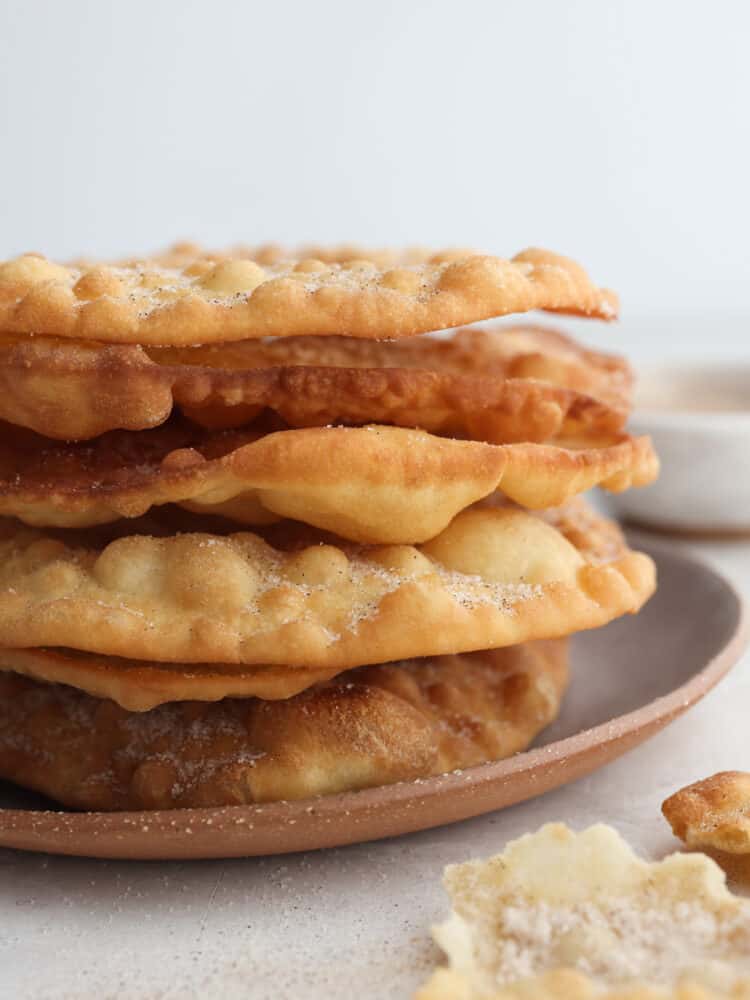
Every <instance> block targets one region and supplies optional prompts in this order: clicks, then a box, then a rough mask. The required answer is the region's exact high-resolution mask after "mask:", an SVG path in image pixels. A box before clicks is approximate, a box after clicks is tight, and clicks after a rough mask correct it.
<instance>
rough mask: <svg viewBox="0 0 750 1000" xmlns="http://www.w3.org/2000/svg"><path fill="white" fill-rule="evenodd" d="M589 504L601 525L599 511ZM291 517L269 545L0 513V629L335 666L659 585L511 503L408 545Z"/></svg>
mask: <svg viewBox="0 0 750 1000" xmlns="http://www.w3.org/2000/svg"><path fill="white" fill-rule="evenodd" d="M588 516H589V518H590V523H591V528H590V533H591V535H592V537H593V538H597V537H598V535H599V534H600V532H601V528H600V525H601V523H602V519H601V518H598V517H596V516H595V515H594V514H593V513H591V514H589V515H588ZM286 523H289V524H290V525H291V529H290V531H291V534H290V537H289V538H288V539H287V540H286V545H287V547H286V548H285V547H284V540H283V534H284V532H285V531H286V530H287V529H286V527H285V524H286ZM272 527H276V526H272ZM295 530H296V529H295V526H294V522H285V523H282V524H280V525H279V526H278V529H277V531H276V533H275V535H274V536H273V537H274V539H275V545H273V546H272V545H270V544H268V543H267V542H265V541H264V540H263V539H262V538H260V537H259V536H258V535H253V534H249V533H242V534H232V535H226V536H220V535H213V534H208V533H197V532H196V533H192V534H183V535H176V536H171V537H166V538H156V537H151V536H146V535H126V536H124V537H120V538H118V539H117V540H115V541H113V542H110V543H109V544H104V543H100V544H95V543H94V541H93V539H92V538H91V536H90V535H89V534H88V533H85V532H83V533H81V536H80V540H79V541H78V543H77V544H76V541H75V539H74V537H72V535H71V533H70V532H68V533H67V534H66V535H65V540H64V541H63V540H60V539H58V538H56V537H54V534H51V533H47V534H45V533H43V532H40V531H36V530H33V529H31V528H25V527H23V526H21V525H19V524H18V523H17V522H15V521H4V522H2V523H1V524H0V645H2V646H10V647H29V646H64V647H69V648H72V649H82V650H87V651H90V652H95V653H103V654H107V655H113V656H125V657H131V658H134V659H145V660H159V661H162V662H178V663H186V662H190V663H222V664H230V663H237V664H247V663H251V664H269V665H270V664H283V665H287V666H303V667H305V668H327V669H330V671H331V674H333V673H334V672H336V671H338V670H344V669H347V668H349V667H354V666H361V665H362V664H366V663H373V662H378V661H380V662H383V661H386V660H398V659H404V658H409V657H414V656H436V655H443V654H448V653H458V652H466V651H470V650H474V649H483V648H495V647H500V646H512V645H515V644H517V643H520V642H527V641H529V640H531V639H543V638H555V637H559V636H564V635H569V634H571V633H572V632H576V631H580V630H581V629H585V628H595V627H597V626H599V625H603V624H604V623H606V622H608V621H610V620H611V619H612V618H614V617H617V616H618V615H621V614H624V613H626V612H633V611H636V610H638V609H639V608H640V606H641V605H642V604H643V602H644V601H645V600H646V599H647V598H648V597H649V596H650V594H651V593H652V591H653V589H654V586H655V570H654V565H653V563H652V561H651V560H650V559H649V557H648V556H646V555H644V554H642V553H637V552H631V551H629V550H628V549H626V548H625V547H624V545H617V546H616V547H615V548H614V550H613V551H612V554H611V557H610V558H609V561H606V562H602V561H601V559H600V558H599V556H598V554H597V553H596V552H592V553H589V552H588V551H587V550H586V548H583V549H579V548H576V546H575V545H574V544H572V543H571V542H570V541H568V540H567V539H566V538H565V536H564V533H563V532H564V529H563V530H558V529H557V528H555V527H554V526H553V525H552V524H550V523H547V522H545V521H544V520H542V519H541V518H539V517H536V516H534V515H532V514H528V513H526V512H524V511H520V510H517V509H512V508H493V507H487V508H481V507H480V508H475V509H471V510H468V511H464V512H463V513H461V514H459V515H458V517H456V518H455V520H454V521H452V522H451V524H450V525H449V527H448V528H446V530H445V531H443V532H441V534H439V535H438V536H437V537H436V538H434V539H432V540H431V541H430V542H428V543H426V544H424V545H422V546H419V547H414V546H409V545H391V546H371V547H355V546H349V545H346V544H345V543H343V542H339V543H338V544H331V543H330V542H327V541H326V540H324V539H323V538H321V536H320V535H317V538H318V539H319V541H318V542H317V544H315V543H314V540H315V538H316V532H314V531H313V530H312V529H306V530H305V533H306V536H307V542H308V544H307V547H304V548H298V547H294V532H295ZM578 530H579V533H580V537H581V538H583V539H584V544H585V538H586V533H585V532H584V531H582V530H581V527H580V525H579V529H578ZM572 537H574V538H575V537H576V536H575V535H573V536H572ZM279 538H281V539H282V540H281V541H279ZM311 541H313V544H310V542H311ZM289 545H291V546H292V547H291V548H289Z"/></svg>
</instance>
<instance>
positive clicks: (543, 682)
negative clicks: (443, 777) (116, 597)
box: [0, 640, 567, 809]
mask: <svg viewBox="0 0 750 1000" xmlns="http://www.w3.org/2000/svg"><path fill="white" fill-rule="evenodd" d="M566 684H567V650H566V643H565V641H564V640H554V641H549V642H540V643H531V644H529V645H527V646H521V647H512V648H510V649H504V650H495V651H484V652H478V653H469V654H464V655H461V656H448V657H440V658H436V659H427V660H413V661H407V662H401V663H391V664H385V665H381V666H376V667H363V668H360V669H359V670H354V671H351V672H349V673H346V674H344V675H343V676H342V677H340V678H338V679H337V680H336V681H334V682H332V683H329V684H322V685H318V686H316V687H314V688H311V689H310V690H309V691H306V692H305V693H304V694H302V695H298V696H296V697H294V698H290V699H287V700H284V701H276V702H266V701H261V700H259V699H256V698H250V699H246V700H239V701H238V700H225V701H222V702H220V703H218V704H213V705H206V704H203V703H197V702H185V703H183V704H180V705H175V704H171V705H164V706H162V707H161V708H157V709H154V710H152V711H150V712H145V713H142V714H140V715H138V714H132V713H128V712H126V711H124V710H123V709H121V708H119V707H118V706H116V705H114V704H113V702H111V701H100V700H98V699H96V698H92V697H90V696H89V695H86V694H82V693H80V692H78V691H75V690H74V689H73V688H70V687H64V686H62V685H53V684H40V683H37V682H34V681H28V680H25V679H22V678H20V677H16V676H13V675H6V676H4V677H0V775H1V776H2V777H5V778H10V779H11V780H15V781H18V782H20V783H22V784H24V785H26V786H28V787H31V788H35V789H37V790H38V791H41V792H44V793H46V794H48V795H50V796H52V797H53V798H56V799H58V800H59V801H61V802H62V803H63V804H65V805H67V806H72V807H74V808H83V809H165V808H171V807H174V806H222V805H233V804H238V803H249V802H267V801H273V800H278V799H300V798H306V797H308V796H313V795H325V794H332V793H336V792H343V791H351V790H355V789H359V788H367V787H370V786H373V785H384V784H388V783H390V782H394V781H404V780H409V779H413V778H418V777H427V776H428V775H432V774H440V773H442V772H445V771H449V770H454V769H455V768H463V767H471V766H473V765H475V764H479V763H482V762H484V761H487V760H496V759H498V758H501V757H506V756H508V755H509V754H512V753H515V752H517V751H518V750H521V749H523V748H524V747H525V746H527V745H528V743H529V742H530V741H531V740H532V739H533V738H534V736H536V734H537V733H538V732H539V731H540V730H541V729H542V728H543V727H544V726H546V725H547V724H548V723H549V722H550V721H551V720H552V719H553V718H554V717H555V716H556V715H557V712H558V709H559V705H560V699H561V697H562V694H563V691H564V690H565V687H566Z"/></svg>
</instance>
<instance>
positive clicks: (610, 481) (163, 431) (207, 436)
mask: <svg viewBox="0 0 750 1000" xmlns="http://www.w3.org/2000/svg"><path fill="white" fill-rule="evenodd" d="M586 443H587V442H586V438H584V439H583V440H582V441H581V442H571V444H573V445H574V447H570V448H567V447H566V448H563V447H557V446H555V445H542V444H525V443H518V444H510V445H488V444H482V443H479V442H474V441H460V440H453V439H450V438H442V437H437V436H435V435H431V434H427V433H425V432H424V431H416V430H407V429H405V428H400V427H385V426H378V425H369V426H367V427H362V428H346V427H327V428H306V429H304V430H285V431H279V432H276V433H271V434H265V435H262V434H261V433H260V432H259V431H257V430H254V429H253V428H249V429H244V430H236V431H207V430H205V429H201V428H196V427H195V426H193V425H191V424H188V423H185V422H180V421H172V422H170V423H169V424H164V425H163V426H161V427H157V428H154V429H153V430H151V431H113V432H111V433H110V434H108V435H105V436H103V437H101V438H98V439H97V440H95V441H93V442H85V443H78V444H75V443H74V444H57V443H54V442H50V441H48V440H47V439H44V438H39V437H38V436H36V435H34V434H33V433H32V432H29V431H26V432H23V431H20V430H19V429H18V428H10V427H7V426H5V427H4V428H3V427H2V426H0V515H5V516H9V517H18V518H19V519H21V520H22V521H24V522H25V523H27V524H31V525H35V526H39V527H46V526H55V527H66V528H69V527H86V526H90V525H95V524H104V523H107V522H111V521H116V520H118V519H119V518H122V517H128V518H134V517H139V516H141V515H142V514H144V513H145V512H146V511H148V510H149V509H150V508H152V507H160V506H163V505H164V504H170V503H175V504H181V505H182V506H184V507H187V508H188V509H189V510H192V511H195V512H198V513H203V514H218V515H222V516H224V517H227V518H229V519H231V520H233V521H236V522H239V523H241V524H251V525H253V524H256V525H257V524H261V525H262V524H268V523H270V522H272V521H274V520H278V519H279V518H292V519H296V520H300V521H304V522H305V523H308V524H312V525H314V526H316V527H318V528H321V529H323V530H326V531H331V532H334V533H335V534H337V535H340V536H341V537H343V538H347V539H350V540H352V541H356V542H362V543H368V544H412V543H419V542H423V541H426V540H427V539H429V538H433V537H434V536H435V535H437V534H438V533H439V532H440V531H442V530H443V529H444V528H446V527H447V525H448V524H449V523H450V521H451V520H452V519H453V518H454V517H455V515H456V514H458V513H459V512H460V511H461V510H463V509H465V508H466V507H468V506H469V505H471V504H472V503H474V502H476V501H477V500H480V499H481V498H483V497H485V496H487V495H488V494H490V493H493V492H494V491H496V490H500V491H501V492H502V493H503V494H504V495H505V496H507V497H509V498H510V499H511V500H514V501H516V502H517V503H520V504H522V505H523V506H526V507H529V508H545V507H553V506H559V505H561V504H563V503H565V502H566V501H567V500H568V499H570V498H571V497H572V496H574V495H575V494H578V493H582V492H584V491H585V490H587V489H589V488H590V487H592V486H595V485H601V486H604V487H605V488H607V489H610V490H613V491H617V492H619V491H621V490H623V489H626V488H628V487H630V486H639V485H644V484H645V483H647V482H650V481H651V480H652V479H653V478H654V477H655V475H656V471H657V468H658V465H657V461H656V457H655V455H654V452H653V449H652V448H651V444H650V441H649V439H648V438H631V437H628V436H627V435H614V436H607V437H605V438H603V439H598V438H596V437H594V438H593V439H592V440H591V442H590V443H591V447H587V446H586Z"/></svg>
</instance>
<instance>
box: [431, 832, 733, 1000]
mask: <svg viewBox="0 0 750 1000" xmlns="http://www.w3.org/2000/svg"><path fill="white" fill-rule="evenodd" d="M445 885H446V888H447V890H448V892H449V894H450V897H451V905H452V911H451V914H450V917H449V918H448V920H447V921H446V922H445V923H443V924H441V925H439V926H437V927H435V928H433V935H434V937H435V939H436V941H437V942H438V944H439V945H440V946H441V947H442V948H443V950H444V951H445V952H446V953H447V955H448V959H449V968H448V969H445V970H440V972H439V973H438V974H437V975H436V976H435V977H434V978H433V979H432V980H430V982H429V983H428V984H427V985H426V986H425V987H423V989H422V990H421V991H420V992H419V993H418V994H417V998H418V1000H444V998H447V997H450V998H451V1000H521V998H529V1000H553V998H555V1000H567V998H570V1000H578V998H580V1000H588V998H594V997H597V998H607V1000H615V998H616V1000H626V998H627V1000H718V998H720V997H721V998H729V997H735V998H740V997H742V998H747V997H748V996H750V979H749V978H748V973H750V902H748V901H747V900H746V899H744V898H740V897H737V896H733V895H732V894H731V893H730V892H729V891H728V890H727V887H726V881H725V877H724V874H723V872H722V871H721V869H720V868H719V867H718V866H717V865H716V864H715V863H714V862H713V861H711V860H710V859H709V858H707V857H705V856H704V855H700V854H673V855H671V856H670V857H667V858H665V859H664V860H663V861H659V862H646V861H642V860H641V859H640V858H638V857H636V855H635V854H634V853H633V851H632V850H631V849H630V847H629V846H628V845H627V844H626V843H625V841H624V840H622V838H621V837H620V836H619V834H618V833H617V832H616V831H615V830H613V829H612V828H611V827H607V826H603V825H601V824H600V825H597V826H592V827H590V828H589V829H587V830H584V831H582V832H581V833H574V832H573V831H572V830H570V829H568V827H566V826H564V825H563V824H561V823H550V824H548V825H547V826H544V827H542V828H541V829H540V830H538V831H537V832H536V833H533V834H527V835H526V836H524V837H521V838H519V839H518V840H515V841H513V842H512V843H510V844H508V846H507V847H506V848H505V851H504V852H503V853H502V854H498V855H496V856H495V857H493V858H490V859H489V860H487V861H468V862H466V863H464V864H459V865H449V866H448V868H446V870H445ZM698 983H700V984H703V985H702V987H698V986H697V985H689V984H698ZM641 984H651V985H650V986H645V985H641Z"/></svg>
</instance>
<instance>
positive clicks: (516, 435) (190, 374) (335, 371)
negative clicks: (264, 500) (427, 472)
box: [0, 327, 632, 444]
mask: <svg viewBox="0 0 750 1000" xmlns="http://www.w3.org/2000/svg"><path fill="white" fill-rule="evenodd" d="M509 379H512V380H514V381H513V382H510V383H509V382H508V381H507V380H509ZM528 379H535V380H538V381H542V382H544V383H546V385H544V386H532V385H530V384H529V383H528V382H527V381H521V382H519V381H517V380H528ZM552 385H555V386H558V388H559V391H555V390H554V389H552V388H551V387H550V386H552ZM631 388H632V372H631V370H630V368H629V366H628V365H627V363H626V362H625V361H624V360H622V359H621V358H618V357H616V356H614V355H608V354H602V353H599V352H595V351H590V350H586V349H585V348H583V347H581V346H580V345H578V344H576V343H575V342H574V341H572V340H570V339H569V338H568V337H565V336H564V335H563V334H560V333H556V332H554V331H552V330H545V329H542V328H538V327H518V328H513V327H511V328H507V329H496V330H493V329H478V330H463V331H459V332H458V333H457V334H455V335H454V336H453V337H450V338H446V339H434V338H414V339H411V340H401V341H367V340H357V339H355V338H352V337H288V338H283V339H280V340H271V341H268V340H256V341H252V340H244V341H239V342H237V343H229V344H214V345H210V346H208V347H177V348H158V347H150V348H144V347H140V346H139V345H137V344H130V345H114V344H102V343H97V342H94V341H88V342H87V341H80V340H68V339H63V338H59V337H44V336H36V337H31V338H29V337H26V336H23V335H8V334H5V335H3V336H0V418H2V419H5V420H7V421H9V422H10V423H13V424H19V425H21V426H24V427H29V428H31V429H32V430H35V431H37V432H38V433H40V434H44V435H46V436H47V437H52V438H57V439H60V440H83V439H87V438H91V437H96V436H97V435H98V434H103V433H104V432H106V431H109V430H116V429H118V428H123V429H129V430H143V429H145V428H148V427H154V426H157V425H158V424H161V423H163V422H164V421H165V420H166V419H167V418H168V417H169V415H170V413H172V412H173V410H175V409H177V410H181V411H182V412H183V413H185V414H187V415H188V416H189V417H190V418H191V419H192V420H194V421H195V422H196V423H199V424H201V425H203V426H208V427H239V426H242V425H243V424H246V423H248V422H249V421H250V420H252V419H254V417H255V416H257V415H258V413H259V412H260V411H261V410H262V409H264V408H268V409H270V410H273V411H275V412H276V413H277V414H279V415H280V416H281V417H282V418H283V420H284V421H285V422H286V423H287V424H289V425H290V426H292V427H308V426H327V425H328V424H336V423H346V424H362V423H384V424H394V425H396V426H403V427H420V428H422V429H423V430H428V431H432V432H440V433H446V434H453V435H456V436H458V437H469V438H473V439H475V440H480V441H489V442H492V443H497V444H502V443H505V442H508V441H521V440H522V441H542V440H548V439H549V438H551V437H553V436H555V435H556V434H561V433H562V434H578V433H581V432H583V431H584V430H592V429H593V430H598V431H600V432H605V431H609V432H613V431H617V430H620V429H621V427H622V425H623V423H624V420H625V418H626V416H627V413H628V411H629V409H630V394H631ZM565 390H568V391H565ZM577 394H578V395H577Z"/></svg>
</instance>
